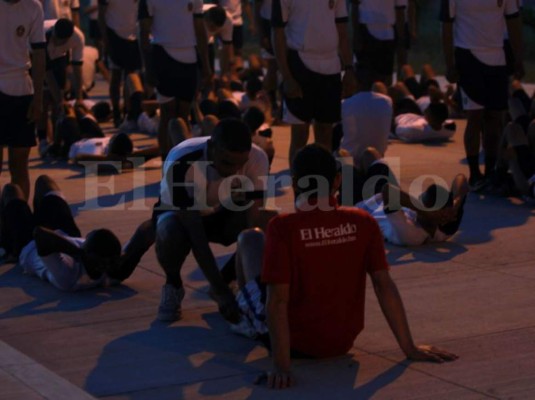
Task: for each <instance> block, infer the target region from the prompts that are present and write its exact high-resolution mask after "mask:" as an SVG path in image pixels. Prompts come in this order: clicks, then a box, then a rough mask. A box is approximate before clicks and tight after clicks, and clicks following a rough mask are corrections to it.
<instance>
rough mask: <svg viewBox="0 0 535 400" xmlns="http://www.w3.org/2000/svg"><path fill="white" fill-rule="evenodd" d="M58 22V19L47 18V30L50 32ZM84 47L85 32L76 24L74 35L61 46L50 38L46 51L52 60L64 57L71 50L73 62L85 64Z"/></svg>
mask: <svg viewBox="0 0 535 400" xmlns="http://www.w3.org/2000/svg"><path fill="white" fill-rule="evenodd" d="M56 22H57V19H49V20H46V21H45V22H44V29H45V31H46V32H47V33H48V32H49V31H51V30H52V29H54V25H55V24H56ZM84 47H85V36H84V34H83V32H82V31H81V30H80V29H78V28H77V27H76V26H75V27H74V32H73V34H72V36H71V37H70V38H69V39H67V41H66V42H65V43H64V44H62V45H61V46H57V45H55V44H54V40H53V39H50V40H49V41H48V44H47V46H46V52H47V54H48V57H49V58H50V59H51V60H55V59H56V58H60V57H63V56H64V55H66V54H67V52H68V51H70V52H71V62H72V63H73V64H83V62H84Z"/></svg>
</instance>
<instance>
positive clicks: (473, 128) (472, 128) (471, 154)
mask: <svg viewBox="0 0 535 400" xmlns="http://www.w3.org/2000/svg"><path fill="white" fill-rule="evenodd" d="M483 116H484V111H483V110H469V111H467V121H466V129H465V131H464V150H465V152H466V159H467V161H468V168H469V169H470V178H469V182H470V185H471V186H473V187H474V188H476V186H477V183H478V182H479V181H481V180H482V178H483V175H482V174H481V171H480V169H479V148H480V144H481V139H480V137H481V136H480V135H481V131H482V129H483Z"/></svg>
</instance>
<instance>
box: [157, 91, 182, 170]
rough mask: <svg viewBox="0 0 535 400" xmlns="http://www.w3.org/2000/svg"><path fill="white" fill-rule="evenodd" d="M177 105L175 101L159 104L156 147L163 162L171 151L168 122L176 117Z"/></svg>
mask: <svg viewBox="0 0 535 400" xmlns="http://www.w3.org/2000/svg"><path fill="white" fill-rule="evenodd" d="M177 116H178V115H177V103H176V100H175V99H172V100H171V101H167V102H165V103H162V104H160V125H159V126H158V145H159V146H160V151H161V153H162V160H164V161H165V158H166V157H167V153H169V150H171V146H170V141H169V135H168V131H167V129H168V127H169V121H171V120H172V119H175V118H176V117H177Z"/></svg>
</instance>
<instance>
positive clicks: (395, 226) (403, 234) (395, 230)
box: [355, 193, 449, 246]
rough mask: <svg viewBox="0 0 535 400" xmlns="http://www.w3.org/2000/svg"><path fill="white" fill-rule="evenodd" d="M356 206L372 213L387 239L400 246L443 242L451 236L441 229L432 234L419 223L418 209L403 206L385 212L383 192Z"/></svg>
mask: <svg viewBox="0 0 535 400" xmlns="http://www.w3.org/2000/svg"><path fill="white" fill-rule="evenodd" d="M355 207H357V208H360V209H362V210H365V211H367V212H368V213H370V214H371V216H372V217H373V218H374V219H375V220H376V221H377V224H378V225H379V228H380V229H381V232H382V234H383V236H384V238H385V240H386V241H387V242H389V243H392V244H395V245H398V246H419V245H422V244H424V243H426V242H443V241H446V240H447V239H448V238H449V236H448V235H446V234H445V233H443V232H442V231H441V230H440V229H437V230H436V231H435V234H434V236H430V235H429V233H428V232H427V231H426V230H425V229H424V228H422V226H421V225H420V224H419V223H418V214H417V213H416V211H414V210H411V209H409V208H405V207H402V208H401V209H400V210H398V211H395V212H392V213H388V214H387V213H385V210H384V202H383V195H382V194H381V193H378V194H376V195H375V196H372V197H370V198H369V199H367V200H364V201H361V202H360V203H358V204H356V205H355Z"/></svg>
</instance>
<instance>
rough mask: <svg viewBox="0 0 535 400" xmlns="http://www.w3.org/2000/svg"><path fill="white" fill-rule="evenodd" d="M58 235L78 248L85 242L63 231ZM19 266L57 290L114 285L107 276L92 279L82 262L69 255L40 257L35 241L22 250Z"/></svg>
mask: <svg viewBox="0 0 535 400" xmlns="http://www.w3.org/2000/svg"><path fill="white" fill-rule="evenodd" d="M56 233H59V234H61V235H62V236H64V237H65V238H66V239H68V240H69V241H70V242H71V243H73V244H74V245H76V246H77V247H78V248H80V247H82V244H83V243H84V242H85V239H83V238H73V237H70V236H67V235H66V234H64V233H63V232H61V231H56ZM19 265H20V266H21V267H22V268H23V271H24V272H25V273H27V274H31V275H36V276H38V277H39V278H41V279H42V280H44V281H48V282H50V283H51V284H52V285H53V286H55V287H56V288H58V289H60V290H64V291H69V292H72V291H77V290H84V289H90V288H93V287H96V286H105V285H110V284H112V283H114V282H113V280H111V279H110V278H108V277H107V276H106V274H102V276H101V277H100V278H99V279H92V278H90V277H89V275H87V271H86V270H85V267H84V265H83V264H82V262H81V261H80V260H77V259H75V258H73V257H71V256H69V255H67V254H63V253H52V254H50V255H48V256H44V257H41V256H39V254H38V253H37V246H36V244H35V241H34V240H32V241H31V242H30V243H28V244H27V245H26V246H25V247H24V248H23V249H22V251H21V253H20V256H19Z"/></svg>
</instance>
